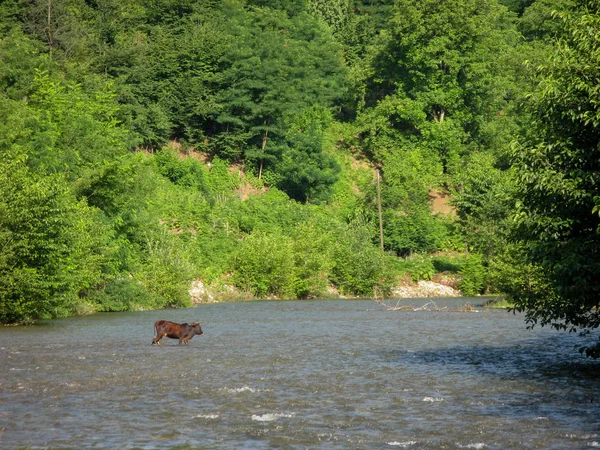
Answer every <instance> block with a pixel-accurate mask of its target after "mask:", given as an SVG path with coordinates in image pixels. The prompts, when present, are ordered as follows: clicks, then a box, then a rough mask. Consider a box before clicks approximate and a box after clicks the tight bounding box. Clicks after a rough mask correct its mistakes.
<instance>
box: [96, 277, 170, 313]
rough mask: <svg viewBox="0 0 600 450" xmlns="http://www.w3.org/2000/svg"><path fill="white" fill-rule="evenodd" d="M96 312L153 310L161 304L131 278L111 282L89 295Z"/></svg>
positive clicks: (157, 298)
mask: <svg viewBox="0 0 600 450" xmlns="http://www.w3.org/2000/svg"><path fill="white" fill-rule="evenodd" d="M90 300H92V302H93V303H94V304H95V305H96V308H97V310H98V311H137V310H144V309H153V308H156V307H158V306H159V305H161V303H163V302H162V301H161V299H160V298H159V297H158V296H157V295H155V294H152V293H151V292H149V291H148V290H147V289H146V287H145V286H144V285H143V284H142V283H141V282H139V281H137V280H135V279H133V278H117V279H114V280H111V281H110V282H109V283H108V284H107V285H106V286H105V287H104V288H103V289H101V290H96V291H94V292H93V293H92V294H91V295H90Z"/></svg>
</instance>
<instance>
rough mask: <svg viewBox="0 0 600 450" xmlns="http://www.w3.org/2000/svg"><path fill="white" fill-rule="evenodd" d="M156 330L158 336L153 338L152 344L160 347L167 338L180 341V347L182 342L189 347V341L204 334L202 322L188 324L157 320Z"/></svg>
mask: <svg viewBox="0 0 600 450" xmlns="http://www.w3.org/2000/svg"><path fill="white" fill-rule="evenodd" d="M154 330H155V332H156V336H154V337H153V338H152V344H156V345H160V340H161V339H162V338H163V337H165V336H166V337H168V338H171V339H179V345H181V343H182V342H183V343H184V344H185V345H187V343H188V341H189V340H190V339H191V338H193V337H194V336H196V335H198V336H201V335H203V334H204V332H203V331H202V328H200V322H194V323H192V324H188V323H175V322H169V321H168V320H157V321H156V322H155V323H154Z"/></svg>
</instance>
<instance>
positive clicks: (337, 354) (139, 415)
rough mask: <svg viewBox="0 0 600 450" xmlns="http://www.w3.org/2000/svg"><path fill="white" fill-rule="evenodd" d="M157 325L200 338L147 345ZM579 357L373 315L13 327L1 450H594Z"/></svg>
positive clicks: (269, 308) (0, 383)
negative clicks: (189, 326)
mask: <svg viewBox="0 0 600 450" xmlns="http://www.w3.org/2000/svg"><path fill="white" fill-rule="evenodd" d="M411 302H412V304H415V305H417V306H418V304H420V303H417V302H420V301H419V300H407V301H406V303H408V304H410V303H411ZM449 302H450V303H452V300H449ZM456 302H460V303H464V302H465V299H460V300H454V304H457V303H456ZM421 303H422V302H421ZM437 303H438V305H439V306H443V304H444V301H442V300H439V301H437ZM451 309H452V308H451ZM158 319H167V320H173V321H177V322H193V321H196V320H200V322H201V323H202V328H203V330H204V332H205V334H204V336H196V337H194V338H193V339H192V340H191V341H190V344H189V345H188V346H178V345H177V341H176V340H168V339H166V338H165V339H163V344H162V345H160V346H152V345H150V343H151V340H152V335H153V323H154V321H156V320H158ZM585 342H587V341H585V340H583V338H581V337H580V336H578V335H576V334H571V335H569V334H565V333H559V332H555V331H552V330H547V329H535V330H533V331H529V330H527V329H526V328H525V324H524V322H523V317H522V316H519V315H516V316H515V315H513V314H509V313H507V312H506V311H503V310H484V309H481V311H480V312H476V313H456V312H449V311H414V312H413V311H410V312H409V311H394V312H391V311H386V310H384V309H383V308H381V307H380V306H379V305H377V304H375V303H374V302H371V301H294V302H252V303H228V304H212V305H203V306H200V307H198V308H195V309H183V310H169V311H151V312H139V313H113V314H96V315H92V316H88V317H79V318H71V319H65V320H55V321H49V322H44V323H42V324H39V325H36V326H32V327H5V328H0V448H19V447H30V448H144V449H146V448H148V449H150V448H181V449H187V448H207V449H210V448H219V449H220V448H242V449H243V448H246V449H263V448H290V449H292V448H298V449H300V448H334V449H336V448H339V449H347V448H354V449H362V448H365V449H367V448H368V449H373V448H374V449H377V448H389V449H393V448H415V449H416V448H419V449H421V448H431V449H444V448H446V449H459V448H475V449H488V448H489V449H509V448H514V449H527V448H544V449H552V448H554V449H577V448H595V447H600V395H599V394H600V389H599V388H600V372H599V371H598V368H599V367H600V365H599V363H597V362H594V361H589V360H586V359H585V358H583V357H582V356H581V355H580V354H579V353H577V352H576V351H575V348H577V347H578V346H579V345H583V343H585Z"/></svg>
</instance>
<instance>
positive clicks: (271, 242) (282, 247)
mask: <svg viewBox="0 0 600 450" xmlns="http://www.w3.org/2000/svg"><path fill="white" fill-rule="evenodd" d="M233 278H234V282H235V284H236V285H237V286H238V287H239V288H241V289H243V290H247V291H250V292H252V294H254V295H255V296H257V297H265V296H268V295H277V296H280V297H284V298H285V297H287V296H291V295H293V293H294V282H295V279H294V278H295V277H294V252H293V242H292V241H291V239H290V238H289V237H287V236H285V235H283V234H281V233H277V232H272V233H269V234H266V233H264V232H262V231H256V232H254V233H252V234H249V235H248V236H246V238H245V239H244V241H243V242H242V244H241V246H240V249H239V251H238V252H236V255H235V257H234V260H233Z"/></svg>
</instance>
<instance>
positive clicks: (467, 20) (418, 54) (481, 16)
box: [367, 0, 519, 171]
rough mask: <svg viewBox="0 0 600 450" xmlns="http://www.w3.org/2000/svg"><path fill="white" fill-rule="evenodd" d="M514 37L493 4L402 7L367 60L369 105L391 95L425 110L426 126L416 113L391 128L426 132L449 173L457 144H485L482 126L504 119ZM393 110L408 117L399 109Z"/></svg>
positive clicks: (466, 0) (465, 1) (431, 2)
mask: <svg viewBox="0 0 600 450" xmlns="http://www.w3.org/2000/svg"><path fill="white" fill-rule="evenodd" d="M518 39H519V35H518V33H517V31H516V26H515V21H514V16H513V15H511V13H509V12H508V11H507V10H506V9H505V8H504V7H502V6H500V5H499V4H498V3H497V2H495V1H491V0H460V1H441V2H440V1H437V0H426V1H416V0H414V1H413V0H410V1H407V2H399V3H398V4H397V5H396V10H395V14H394V16H393V17H392V19H391V20H390V24H389V29H388V30H387V31H386V32H385V33H383V34H382V38H381V41H380V44H378V49H379V50H378V51H377V52H376V53H374V54H373V56H372V67H373V75H372V76H371V82H370V89H369V93H368V95H367V105H370V106H375V105H376V104H377V102H379V101H381V100H382V99H384V98H385V97H386V96H392V97H397V98H399V99H400V101H401V102H402V103H404V104H408V106H409V108H410V111H414V110H415V109H416V108H419V109H420V110H422V111H423V113H425V114H426V121H421V122H420V123H419V122H414V118H417V117H415V116H414V115H413V117H414V118H413V119H410V121H407V120H406V118H405V119H404V120H402V121H400V122H397V121H396V123H397V124H398V125H399V126H401V127H404V128H412V129H414V130H415V131H416V132H417V134H421V133H424V134H423V137H425V139H426V140H428V141H430V142H432V143H434V146H438V152H439V154H440V157H441V158H442V162H443V163H444V167H445V169H446V170H447V171H451V170H452V161H453V160H455V158H456V156H457V155H456V152H460V151H461V149H460V146H465V145H466V144H468V143H469V142H475V143H477V144H476V145H477V146H481V145H482V144H488V143H486V142H485V140H486V139H488V138H487V134H488V133H487V131H488V130H487V129H486V128H487V127H489V125H487V124H489V123H490V122H493V121H496V120H500V121H505V119H504V116H505V115H506V114H507V113H508V112H509V111H510V109H509V108H510V100H511V99H512V98H513V97H514V95H515V92H514V90H515V86H514V83H513V82H512V79H511V77H512V76H513V75H514V63H515V60H516V58H514V56H515V54H514V48H515V47H516V46H517V43H518ZM511 57H513V58H512V59H511ZM403 110H404V111H403ZM396 111H397V112H396V115H404V116H405V117H406V116H407V112H408V111H406V107H405V106H402V104H400V105H399V107H398V108H397V110H396ZM405 111H406V112H405ZM448 121H449V122H450V123H449V124H447V123H446V122H448ZM407 122H408V123H407ZM411 122H412V123H411ZM428 124H434V125H437V126H436V127H432V126H429V125H428ZM449 134H452V135H455V136H458V139H459V141H458V144H460V145H459V146H457V145H454V144H451V145H450V146H448V145H446V144H444V143H445V142H450V143H453V142H454V140H455V139H454V138H453V139H450V140H449V139H448V135H449ZM461 134H462V136H460V135H461ZM509 139H510V136H508V139H505V141H507V140H509ZM435 141H437V143H435ZM466 150H467V148H466V147H463V150H462V151H463V152H464V151H466Z"/></svg>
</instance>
